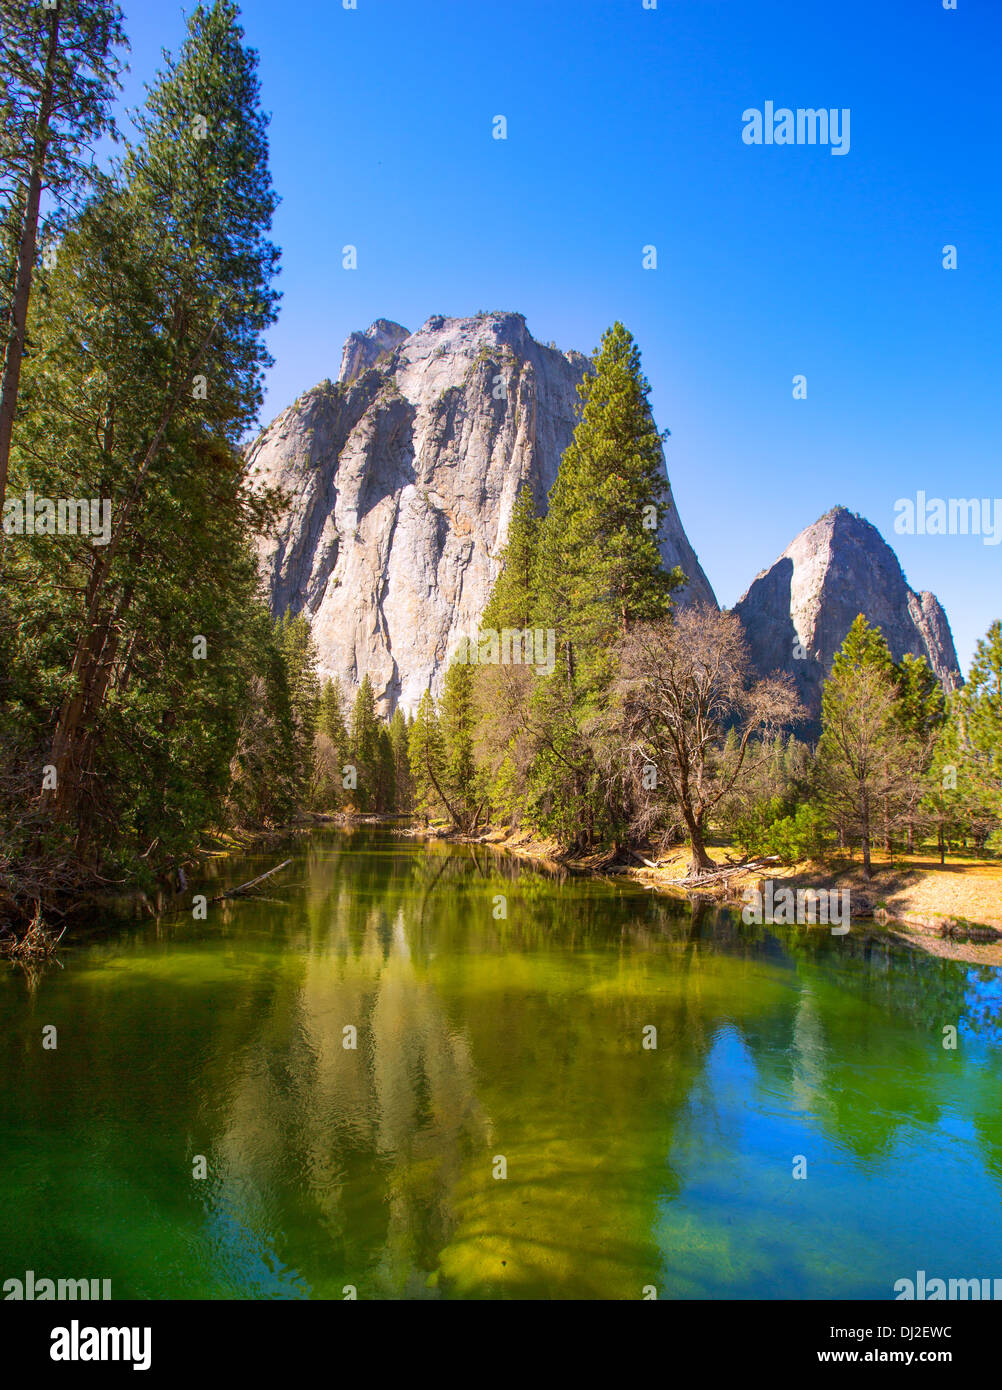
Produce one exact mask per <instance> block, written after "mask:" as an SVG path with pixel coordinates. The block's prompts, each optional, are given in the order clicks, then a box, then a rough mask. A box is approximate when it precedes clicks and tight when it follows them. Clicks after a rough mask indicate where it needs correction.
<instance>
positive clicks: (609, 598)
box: [539, 323, 683, 665]
mask: <svg viewBox="0 0 1002 1390" xmlns="http://www.w3.org/2000/svg"><path fill="white" fill-rule="evenodd" d="M593 367H594V370H593V371H592V372H590V373H588V374H587V375H586V376H585V377H584V379H583V381H582V382H581V384H580V385H579V387H578V394H579V396H580V398H581V418H580V421H579V423H578V425H577V428H576V429H575V431H574V438H573V440H572V442H571V444H570V446H569V447H568V448H567V449H566V450H565V452H564V455H563V458H562V459H561V461H560V468H559V471H558V473H557V480H556V482H555V483H554V485H553V488H552V489H551V492H550V505H549V510H548V512H547V516H546V520H545V522H544V523H543V526H542V534H541V543H540V560H539V564H540V587H541V591H542V592H541V595H540V598H541V604H542V607H543V611H544V616H545V615H548V616H549V617H550V618H551V623H550V625H553V626H556V627H557V629H558V631H559V634H560V637H561V639H562V641H563V643H564V644H565V647H567V648H570V649H571V650H570V652H569V656H568V660H569V661H570V662H571V663H572V665H573V663H574V661H575V656H574V652H573V647H574V646H575V645H577V646H578V647H580V648H581V651H580V653H579V655H578V657H577V660H579V661H580V660H583V661H584V662H585V663H586V664H587V663H590V662H593V661H596V660H597V659H599V658H600V657H601V655H602V651H601V647H602V644H603V643H605V642H607V641H609V640H610V639H611V638H612V637H614V636H615V634H616V632H617V630H619V631H625V630H626V628H627V627H628V625H629V624H630V623H631V622H637V621H651V620H653V619H655V618H658V617H662V616H663V615H664V614H665V613H667V612H668V611H669V609H670V606H671V594H672V592H673V590H674V589H676V588H678V587H679V585H680V584H681V583H682V582H683V576H682V575H681V573H680V572H679V571H677V570H676V571H672V572H668V571H667V570H665V568H664V565H663V563H662V560H661V553H660V551H659V549H658V534H659V530H660V525H661V522H662V521H663V518H664V515H665V512H666V510H667V507H668V505H669V493H668V480H667V476H666V473H665V466H664V456H663V453H662V436H661V435H659V433H658V431H657V429H656V428H655V425H654V420H653V418H652V415H651V408H650V401H649V396H650V385H649V383H648V381H647V379H646V377H645V376H644V375H643V373H642V371H641V367H640V350H639V348H638V347H637V345H636V343H635V342H634V340H633V337H632V335H631V334H630V333H628V332H627V330H626V329H625V328H624V327H623V325H622V324H621V323H616V324H614V325H613V326H612V328H610V329H609V330H608V331H607V332H606V333H605V334H604V335H603V338H602V344H601V346H600V347H599V348H598V349H597V351H596V352H595V354H594V358H593Z"/></svg>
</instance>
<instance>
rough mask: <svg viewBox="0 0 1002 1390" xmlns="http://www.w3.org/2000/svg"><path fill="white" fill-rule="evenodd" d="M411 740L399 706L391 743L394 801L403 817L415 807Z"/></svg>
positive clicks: (392, 722)
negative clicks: (409, 748) (412, 785)
mask: <svg viewBox="0 0 1002 1390" xmlns="http://www.w3.org/2000/svg"><path fill="white" fill-rule="evenodd" d="M409 738H410V729H409V727H408V723H407V720H406V718H405V717H404V712H403V710H402V709H401V708H400V707H399V705H398V706H397V708H396V709H395V710H394V712H393V718H392V719H391V720H390V742H391V744H392V746H393V784H394V793H393V801H394V807H395V809H396V811H397V812H398V814H401V815H406V814H407V813H408V812H409V811H410V810H411V807H412V805H413V790H412V787H411V767H410V754H409V751H408V745H409Z"/></svg>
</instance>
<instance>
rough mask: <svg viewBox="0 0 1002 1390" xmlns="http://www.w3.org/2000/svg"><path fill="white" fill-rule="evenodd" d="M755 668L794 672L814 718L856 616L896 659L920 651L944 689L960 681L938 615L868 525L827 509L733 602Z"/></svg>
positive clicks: (930, 599) (846, 513)
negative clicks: (874, 629)
mask: <svg viewBox="0 0 1002 1390" xmlns="http://www.w3.org/2000/svg"><path fill="white" fill-rule="evenodd" d="M734 611H735V613H737V615H738V616H739V617H740V619H741V622H742V624H743V626H744V629H745V634H746V636H747V638H748V643H749V646H750V648H751V655H752V661H753V664H754V666H755V669H756V671H757V672H758V673H759V674H760V675H763V676H766V675H770V674H772V673H773V672H775V671H780V672H787V673H789V674H790V675H792V676H793V678H794V681H795V683H796V687H797V691H798V693H799V695H800V699H801V702H802V703H803V705H804V706H805V708H806V710H807V712H808V714H809V715H810V716H811V719H812V720H813V721H817V720H818V719H819V718H820V714H821V691H822V687H823V685H824V681H825V678H826V677H827V675H828V674H829V672H830V671H831V668H832V662H833V661H834V659H835V654H836V652H837V651H838V649H839V648H840V647H841V645H842V643H843V642H844V641H845V638H846V634H847V633H848V631H849V628H850V627H851V626H852V624H853V622H854V621H855V619H856V617H857V616H858V614H860V613H862V614H863V616H864V617H865V618H866V620H867V622H869V623H870V624H871V625H872V626H874V627H879V628H880V630H881V632H882V633H883V634H884V637H885V638H886V640H887V645H888V646H889V647H890V649H891V655H892V656H893V657H894V660H895V661H900V660H901V658H902V657H903V656H904V655H905V653H906V652H908V653H910V654H911V655H912V656H924V657H925V658H926V660H927V661H928V662H929V665H930V667H931V668H932V670H933V671H934V672H935V673H936V675H937V676H938V678H939V680H940V682H941V684H942V686H943V688H944V689H945V690H954V689H956V688H957V686H959V685H960V683H961V675H960V667H959V665H958V663H957V653H956V652H955V650H954V646H953V637H952V635H951V633H950V625H949V623H948V622H947V620H946V614H945V613H944V612H943V609H942V608H941V607H940V605H939V603H938V601H937V600H936V598H935V597H934V596H933V595H932V594H928V593H915V592H914V590H912V589H911V588H909V586H908V583H907V581H906V579H905V576H904V574H903V573H902V571H901V566H900V564H899V563H898V558H897V556H896V555H895V554H894V551H893V550H892V549H891V547H890V546H889V545H888V544H887V542H886V541H885V540H884V538H883V536H881V534H880V532H879V531H878V530H877V529H876V527H875V526H871V525H870V523H869V522H868V521H865V520H864V519H863V517H861V516H857V515H856V514H855V513H853V512H849V511H846V509H845V508H844V507H836V508H835V509H834V510H833V511H830V512H829V513H828V514H827V515H826V516H823V517H822V518H821V519H820V521H816V522H815V523H814V525H813V526H808V528H807V529H806V531H801V533H800V535H799V536H798V537H797V538H796V540H795V541H793V543H792V544H791V545H790V546H788V547H787V549H786V550H785V551H784V552H783V554H782V555H781V556H780V557H779V559H778V560H777V561H776V563H775V564H774V565H772V566H771V567H770V568H769V569H767V570H764V571H763V572H762V573H761V574H760V575H758V577H757V578H756V579H755V581H754V583H753V584H752V585H751V588H750V589H749V590H748V592H747V593H746V594H745V595H744V596H743V597H742V598H741V599H740V600H739V601H738V602H737V603H736V604H735V606H734Z"/></svg>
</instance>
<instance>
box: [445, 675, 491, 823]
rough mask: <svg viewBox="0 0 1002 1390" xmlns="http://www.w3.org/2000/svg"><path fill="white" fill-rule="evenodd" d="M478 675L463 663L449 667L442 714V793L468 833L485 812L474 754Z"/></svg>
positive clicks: (456, 819)
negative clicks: (475, 684)
mask: <svg viewBox="0 0 1002 1390" xmlns="http://www.w3.org/2000/svg"><path fill="white" fill-rule="evenodd" d="M475 672H476V667H474V666H472V665H469V664H468V663H466V662H462V661H454V662H453V663H452V664H451V665H450V666H449V668H448V670H447V671H446V673H445V681H444V684H443V689H442V701H441V707H440V710H439V724H440V728H441V732H442V744H443V753H444V757H443V765H442V775H441V778H440V789H441V792H442V794H443V796H444V798H445V799H446V804H447V806H448V809H449V813H450V815H451V816H452V817H453V820H454V822H455V823H456V825H457V827H458V828H459V829H461V830H462V831H464V832H465V833H469V832H470V831H471V830H473V829H474V828H475V826H476V824H477V822H478V820H479V817H480V814H481V812H482V810H483V802H482V798H481V797H480V794H479V790H478V785H477V783H478V778H477V764H476V759H475V757H474V752H473V735H474V727H475V722H476V716H475V710H474V694H473V692H474V682H475Z"/></svg>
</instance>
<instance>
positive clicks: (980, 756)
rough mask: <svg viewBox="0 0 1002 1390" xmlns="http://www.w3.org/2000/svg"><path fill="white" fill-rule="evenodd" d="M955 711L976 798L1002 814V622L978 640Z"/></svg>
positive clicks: (997, 623) (999, 814)
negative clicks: (976, 791)
mask: <svg viewBox="0 0 1002 1390" xmlns="http://www.w3.org/2000/svg"><path fill="white" fill-rule="evenodd" d="M956 713H957V719H958V723H959V733H960V739H961V747H962V749H963V751H964V755H965V760H966V761H967V763H968V768H969V776H970V778H971V781H972V783H973V785H974V786H976V787H977V789H978V793H977V799H978V800H979V801H980V802H981V803H982V804H983V805H984V806H987V807H990V808H991V809H992V810H993V812H994V814H995V815H996V816H1002V622H999V621H996V622H994V623H992V625H991V627H990V628H989V629H988V632H987V634H986V636H985V637H983V638H982V639H981V640H980V641H979V642H978V645H977V647H976V649H975V652H974V660H973V661H972V662H971V669H970V671H969V673H968V677H967V683H966V684H965V685H964V687H963V689H962V690H961V691H960V692H959V694H958V695H957V697H956Z"/></svg>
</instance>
